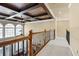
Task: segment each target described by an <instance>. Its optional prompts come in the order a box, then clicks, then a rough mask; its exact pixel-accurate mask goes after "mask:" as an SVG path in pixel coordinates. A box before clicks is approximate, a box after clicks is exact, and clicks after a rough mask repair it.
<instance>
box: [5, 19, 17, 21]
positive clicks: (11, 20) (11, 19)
mask: <svg viewBox="0 0 79 59" xmlns="http://www.w3.org/2000/svg"><path fill="white" fill-rule="evenodd" d="M6 20H9V21H17V20H15V19H6Z"/></svg>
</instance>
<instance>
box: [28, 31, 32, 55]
mask: <svg viewBox="0 0 79 59" xmlns="http://www.w3.org/2000/svg"><path fill="white" fill-rule="evenodd" d="M29 55H30V56H32V30H30V31H29Z"/></svg>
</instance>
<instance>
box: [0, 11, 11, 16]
mask: <svg viewBox="0 0 79 59" xmlns="http://www.w3.org/2000/svg"><path fill="white" fill-rule="evenodd" d="M0 15H2V16H7V17H9V16H10V15H8V14H4V13H1V12H0Z"/></svg>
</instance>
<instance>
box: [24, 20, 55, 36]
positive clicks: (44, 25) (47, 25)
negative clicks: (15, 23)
mask: <svg viewBox="0 0 79 59" xmlns="http://www.w3.org/2000/svg"><path fill="white" fill-rule="evenodd" d="M54 24H55V23H54V20H51V21H50V20H49V21H37V22H31V23H25V26H24V28H25V35H27V34H28V33H29V31H30V30H32V31H33V32H39V31H43V30H45V29H46V30H50V29H52V30H53V29H54V27H55V26H54Z"/></svg>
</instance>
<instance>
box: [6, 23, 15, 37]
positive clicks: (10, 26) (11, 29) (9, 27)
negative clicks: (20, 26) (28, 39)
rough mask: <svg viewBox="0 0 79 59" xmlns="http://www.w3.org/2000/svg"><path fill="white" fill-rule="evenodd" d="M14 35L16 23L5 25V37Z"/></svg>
mask: <svg viewBox="0 0 79 59" xmlns="http://www.w3.org/2000/svg"><path fill="white" fill-rule="evenodd" d="M13 36H14V25H13V24H7V25H6V26H5V37H13Z"/></svg>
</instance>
